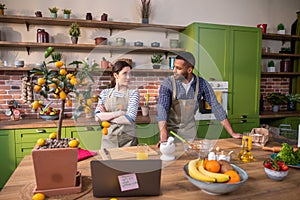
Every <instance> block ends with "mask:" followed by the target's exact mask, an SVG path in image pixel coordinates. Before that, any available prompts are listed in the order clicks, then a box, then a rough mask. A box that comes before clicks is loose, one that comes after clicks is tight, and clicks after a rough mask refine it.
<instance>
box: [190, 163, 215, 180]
mask: <svg viewBox="0 0 300 200" xmlns="http://www.w3.org/2000/svg"><path fill="white" fill-rule="evenodd" d="M198 161H199V159H195V160H191V161H189V163H188V171H189V174H190V176H191V177H192V178H194V179H197V180H200V181H205V182H216V179H215V178H213V177H209V176H206V175H204V174H202V173H201V172H199V171H198V169H197V162H198Z"/></svg>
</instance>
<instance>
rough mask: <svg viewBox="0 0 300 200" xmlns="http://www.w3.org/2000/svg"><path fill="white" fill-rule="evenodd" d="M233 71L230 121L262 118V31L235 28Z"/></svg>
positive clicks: (231, 39)
mask: <svg viewBox="0 0 300 200" xmlns="http://www.w3.org/2000/svg"><path fill="white" fill-rule="evenodd" d="M230 36H231V37H230V41H231V42H230V44H231V50H230V51H231V54H230V56H231V59H230V60H232V62H231V68H230V69H231V71H230V73H229V74H230V77H229V80H230V82H229V95H228V96H229V99H228V102H229V107H228V115H229V117H230V118H240V117H241V116H244V115H245V116H247V117H249V118H253V117H258V116H259V93H260V71H261V70H260V63H261V31H260V30H259V29H257V28H251V27H234V26H233V27H232V28H231V35H230Z"/></svg>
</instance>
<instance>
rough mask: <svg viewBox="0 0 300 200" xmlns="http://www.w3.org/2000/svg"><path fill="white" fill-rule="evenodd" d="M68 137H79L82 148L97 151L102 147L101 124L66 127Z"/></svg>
mask: <svg viewBox="0 0 300 200" xmlns="http://www.w3.org/2000/svg"><path fill="white" fill-rule="evenodd" d="M66 137H67V138H78V140H79V142H80V144H79V147H80V148H82V149H86V150H90V151H97V150H99V149H101V139H102V132H101V127H100V126H78V127H67V128H66Z"/></svg>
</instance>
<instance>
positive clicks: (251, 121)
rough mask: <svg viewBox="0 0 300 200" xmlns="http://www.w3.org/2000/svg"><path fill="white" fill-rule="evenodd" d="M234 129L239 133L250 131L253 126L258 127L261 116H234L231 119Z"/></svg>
mask: <svg viewBox="0 0 300 200" xmlns="http://www.w3.org/2000/svg"><path fill="white" fill-rule="evenodd" d="M230 123H231V126H232V128H233V130H234V131H235V132H237V133H249V132H251V130H252V129H253V128H258V127H259V126H258V124H259V118H234V119H230Z"/></svg>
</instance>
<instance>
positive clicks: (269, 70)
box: [268, 60, 275, 72]
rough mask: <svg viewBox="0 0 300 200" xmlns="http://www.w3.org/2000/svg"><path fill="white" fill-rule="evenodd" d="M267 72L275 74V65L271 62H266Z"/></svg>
mask: <svg viewBox="0 0 300 200" xmlns="http://www.w3.org/2000/svg"><path fill="white" fill-rule="evenodd" d="M268 72H275V63H274V61H273V60H270V61H269V62H268Z"/></svg>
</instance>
